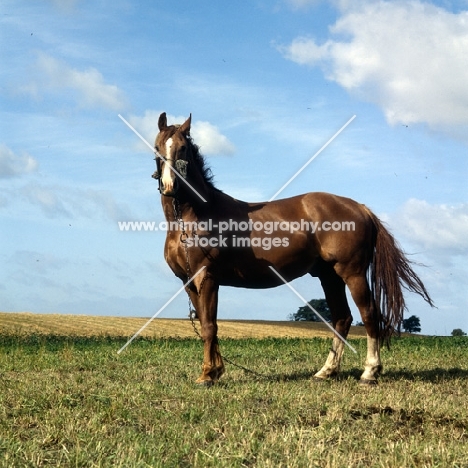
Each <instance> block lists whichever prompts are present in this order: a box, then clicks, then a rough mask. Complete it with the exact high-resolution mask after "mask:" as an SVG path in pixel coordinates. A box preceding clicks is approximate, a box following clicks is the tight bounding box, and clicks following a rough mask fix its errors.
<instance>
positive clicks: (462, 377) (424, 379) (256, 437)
mask: <svg viewBox="0 0 468 468" xmlns="http://www.w3.org/2000/svg"><path fill="white" fill-rule="evenodd" d="M125 342H126V339H125V338H111V337H95V338H92V337H90V338H79V337H76V338H73V337H69V338H66V337H58V336H55V337H54V336H42V335H29V336H15V335H2V336H0V381H1V387H0V466H5V467H15V466H18V467H28V466H31V467H35V466H65V467H68V466H70V467H72V466H73V467H81V466H82V467H134V466H135V467H148V466H156V467H158V466H161V467H172V466H173V467H184V466H187V467H188V466H198V467H205V466H213V467H219V466H221V467H223V466H225V467H241V466H251V467H254V466H255V467H268V466H272V467H273V466H274V467H276V466H291V467H308V466H319V467H336V466H338V467H341V466H343V467H361V466H362V467H368V466H378V467H402V466H405V467H422V466H427V467H429V466H431V467H432V466H436V467H437V466H440V467H445V466H459V467H462V466H464V467H466V466H468V405H467V394H468V338H466V337H465V338H451V337H450V338H421V337H417V338H403V339H400V340H395V341H394V342H393V344H392V348H391V349H390V350H383V352H382V357H383V363H384V367H385V373H384V374H383V376H382V377H381V379H380V384H379V385H378V386H376V387H366V386H362V385H359V383H358V381H357V379H358V378H359V375H360V373H361V372H362V366H363V361H364V356H365V345H366V343H365V341H364V340H354V341H352V344H353V345H354V346H355V347H356V348H357V349H358V351H359V356H355V355H354V354H353V353H351V352H349V351H346V352H345V358H344V363H343V371H342V373H341V374H340V377H339V378H338V379H336V380H332V381H327V382H314V381H311V377H312V375H313V373H314V372H315V371H316V370H318V368H320V367H321V365H322V364H323V362H324V360H325V357H326V355H327V352H328V348H329V346H330V341H329V340H323V339H320V338H316V339H278V338H276V339H262V340H256V339H246V340H223V341H222V343H221V345H222V352H223V354H224V355H226V356H227V357H228V358H229V359H231V360H233V361H235V362H237V363H238V364H241V365H243V366H246V367H249V368H251V369H253V370H254V371H256V372H257V375H255V374H249V373H245V372H244V371H243V370H241V369H239V368H236V367H233V366H232V365H229V364H227V374H226V375H225V377H223V378H222V380H221V381H220V382H219V384H218V385H217V386H215V387H213V388H210V389H206V388H199V387H197V386H195V385H194V380H195V379H196V378H197V377H198V374H199V371H200V365H201V357H202V347H201V343H200V341H198V340H195V339H147V338H145V339H138V340H136V341H135V342H133V343H132V344H131V345H130V347H129V348H128V349H127V350H126V351H124V352H123V353H122V354H120V355H118V354H117V351H118V349H119V348H120V347H121V346H122V345H123V344H124V343H125ZM259 374H261V375H259Z"/></svg>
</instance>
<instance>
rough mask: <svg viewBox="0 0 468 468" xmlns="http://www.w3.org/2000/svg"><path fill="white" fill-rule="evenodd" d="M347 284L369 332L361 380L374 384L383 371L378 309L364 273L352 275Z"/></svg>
mask: <svg viewBox="0 0 468 468" xmlns="http://www.w3.org/2000/svg"><path fill="white" fill-rule="evenodd" d="M346 284H347V286H348V288H349V290H350V292H351V295H352V296H353V300H354V302H355V303H356V305H357V307H358V309H359V312H360V313H361V317H362V321H363V323H364V326H365V327H366V333H367V357H366V363H365V366H364V372H363V374H362V375H361V382H362V383H370V384H374V383H377V377H378V375H379V373H380V372H381V371H382V363H381V361H380V339H379V320H378V316H377V310H376V307H375V303H374V300H373V298H372V293H371V291H370V289H369V285H368V283H367V279H366V277H365V276H364V275H355V276H350V277H348V278H347V279H346Z"/></svg>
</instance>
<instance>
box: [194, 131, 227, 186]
mask: <svg viewBox="0 0 468 468" xmlns="http://www.w3.org/2000/svg"><path fill="white" fill-rule="evenodd" d="M186 138H187V141H188V142H189V143H190V146H191V150H192V159H193V162H194V163H195V165H196V166H197V168H198V170H199V171H200V173H201V175H202V177H203V180H204V181H205V183H206V184H207V185H208V187H210V188H211V189H213V190H216V191H218V192H220V190H219V189H218V188H216V187H215V185H214V183H213V179H214V175H213V172H212V171H211V169H210V167H209V166H208V165H207V163H206V160H205V157H204V156H203V155H202V154H201V153H200V147H199V146H198V145H196V144H195V143H194V142H193V140H192V138H191V137H190V136H187V137H186Z"/></svg>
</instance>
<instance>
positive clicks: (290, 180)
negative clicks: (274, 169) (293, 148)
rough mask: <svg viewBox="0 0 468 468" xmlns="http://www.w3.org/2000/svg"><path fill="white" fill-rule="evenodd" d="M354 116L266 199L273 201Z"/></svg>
mask: <svg viewBox="0 0 468 468" xmlns="http://www.w3.org/2000/svg"><path fill="white" fill-rule="evenodd" d="M355 118H356V115H353V116H352V117H351V118H350V119H349V120H348V121H347V122H346V123H345V124H344V125H343V126H342V127H341V128H340V129H339V130H338V131H337V132H336V133H335V134H334V135H333V136H332V137H331V138H330V139H329V140H328V141H327V142H326V143H325V144H324V145H323V146H322V147H321V148H320V149H319V150H318V151H317V152H316V153H315V154H314V155H313V156H312V157H311V158H310V159H309V160H308V161H307V162H306V163H305V164H304V165H303V166H302V167H301V168H300V169H299V170H298V171H297V172H296V173H295V174H294V175H293V176H292V177H291V178H290V179H289V180H288V181H287V182H286V183H285V184H284V185H283V186H282V187H281V188H280V189H279V190H278V191H277V192H276V193H275V194H274V195H273V196H272V197H271V198H270V199H269V200H268V201H269V202H270V201H273V200H274V199H275V198H276V197H277V196H278V195H279V194H280V193H281V192H282V191H283V190H284V189H285V188H286V187H287V186H288V185H289V184H290V183H291V182H292V181H293V180H294V179H295V178H296V177H297V176H298V175H299V174H300V173H301V172H302V171H303V170H304V169H305V168H306V167H307V166H308V165H309V164H310V163H311V162H312V161H313V160H314V159H315V158H316V157H317V156H318V155H319V154H320V153H321V152H322V151H323V150H324V149H325V148H326V147H327V146H328V145H329V144H330V143H331V142H332V141H333V140H334V139H335V138H336V137H337V136H338V135H339V134H340V133H341V132H342V131H343V130H344V129H345V128H346V127H347V126H348V125H349V124H350V123H351V122H352V121H353V120H354V119H355Z"/></svg>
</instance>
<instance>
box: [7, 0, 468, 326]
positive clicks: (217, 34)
mask: <svg viewBox="0 0 468 468" xmlns="http://www.w3.org/2000/svg"><path fill="white" fill-rule="evenodd" d="M0 20H1V22H2V26H1V31H2V32H1V48H0V53H1V61H2V68H1V70H0V76H1V78H0V80H1V88H0V90H1V93H0V99H1V107H0V121H1V125H0V186H1V191H0V223H1V224H0V226H1V229H0V261H1V265H2V267H1V269H0V310H3V311H30V312H38V313H51V312H54V313H72V314H90V315H95V314H104V315H116V316H126V315H128V316H148V317H149V316H151V315H153V314H154V313H155V312H156V311H157V310H158V309H159V307H161V306H162V305H163V304H164V303H165V302H166V300H167V299H168V298H169V297H170V296H172V294H174V293H175V291H177V289H178V288H179V287H180V283H179V280H177V279H176V278H175V277H174V276H173V275H172V273H171V272H170V270H169V268H168V267H167V266H166V264H165V262H164V259H163V244H164V233H155V232H152V233H150V232H146V233H143V232H133V233H131V232H121V231H119V229H118V224H117V223H118V221H124V220H145V221H146V220H147V221H162V220H163V217H162V210H161V206H160V200H159V194H158V192H157V186H156V183H155V182H154V180H153V179H151V178H150V175H151V174H152V172H153V170H154V161H153V160H152V158H153V156H152V154H151V152H149V151H148V149H147V148H146V147H145V146H144V145H143V144H142V143H141V142H140V141H139V140H138V138H137V137H136V136H135V135H134V134H133V133H132V132H131V131H130V130H129V129H128V128H127V127H126V126H125V125H124V124H123V122H122V121H121V120H120V119H119V117H118V114H119V113H120V114H121V115H122V116H123V117H125V118H126V119H127V120H128V121H129V122H131V124H132V125H133V126H134V127H135V128H136V129H137V130H138V131H139V132H140V133H142V134H143V135H144V136H145V138H147V139H148V141H149V142H150V143H152V142H153V141H154V137H155V135H156V133H157V118H158V116H159V114H160V113H161V112H162V111H166V112H167V114H168V117H169V120H170V121H171V122H179V123H181V122H182V121H183V120H184V119H186V118H187V117H188V115H189V113H192V116H193V127H192V129H193V131H192V135H193V136H194V139H195V142H196V143H198V144H199V145H200V146H201V150H202V152H203V153H204V154H205V156H206V157H207V159H208V162H209V164H210V166H211V168H212V170H213V172H214V174H215V182H216V185H217V186H218V187H219V188H220V189H222V190H224V191H225V192H226V193H229V194H231V195H233V196H235V197H236V198H241V199H244V200H249V201H260V200H266V199H268V198H270V197H271V196H272V195H273V194H274V193H275V192H276V191H277V190H278V188H279V187H281V185H283V184H284V183H285V182H286V181H287V180H288V179H289V177H290V176H292V175H293V174H294V173H295V172H296V171H297V169H299V168H300V167H301V166H302V165H303V164H304V163H305V162H306V161H307V160H308V159H309V158H310V157H311V156H312V155H313V154H314V153H315V152H316V151H317V150H318V149H319V148H320V147H321V146H322V145H323V144H324V143H325V142H326V141H327V140H328V139H329V138H330V137H331V136H332V135H333V134H334V133H335V132H336V131H337V130H338V129H339V128H340V127H341V126H342V125H343V124H344V123H345V122H347V121H348V120H349V119H350V118H351V117H352V116H353V115H356V118H355V120H354V121H353V122H352V123H351V124H350V125H349V126H348V127H347V128H346V129H345V130H344V131H343V132H342V134H340V135H339V137H338V138H337V139H336V140H335V141H333V143H332V144H331V145H330V146H329V147H327V149H326V150H325V151H323V153H321V154H320V155H319V156H318V157H317V158H316V159H315V160H314V161H313V162H312V163H311V164H310V166H308V168H307V169H306V170H305V171H303V173H301V175H300V176H299V177H297V178H296V179H295V180H294V182H293V183H292V184H290V185H289V186H288V187H287V189H286V190H285V191H284V192H283V193H282V196H292V195H296V194H299V193H304V192H310V191H327V192H331V193H336V194H339V195H343V196H348V197H351V198H354V199H356V200H357V201H359V202H361V203H365V204H366V205H367V206H369V207H370V208H371V209H372V210H374V211H375V212H376V213H377V215H378V216H380V217H381V218H382V219H383V220H385V221H386V223H387V224H388V226H389V228H390V229H391V231H392V232H393V233H394V234H395V236H396V237H397V239H398V241H399V242H400V244H401V245H402V246H403V248H404V249H405V251H406V252H408V253H409V256H410V258H411V259H412V260H413V261H415V262H417V263H422V264H424V265H425V266H424V267H423V266H416V270H417V272H418V274H419V275H420V276H421V278H422V279H423V281H424V282H425V284H426V286H427V288H428V290H429V291H430V293H431V295H432V296H433V299H434V301H435V303H436V305H437V307H438V308H437V309H431V308H430V307H429V306H427V304H425V303H424V302H423V301H422V300H421V299H420V298H419V297H416V296H414V295H411V294H408V295H407V303H408V309H409V310H408V312H407V316H409V315H412V314H415V315H417V316H419V317H420V319H421V323H422V327H423V330H422V331H423V332H424V333H428V334H442V335H446V334H450V332H451V331H452V330H453V329H454V328H462V329H464V330H465V331H468V314H467V313H466V311H467V310H468V295H467V294H466V287H467V279H468V268H467V266H466V259H467V250H468V203H467V192H468V190H467V183H466V180H467V172H468V170H467V169H468V163H467V155H468V151H467V150H468V132H467V131H466V129H467V126H468V87H467V86H466V83H468V59H467V57H468V2H466V1H462V2H450V1H441V2H433V3H423V2H419V1H414V2H400V1H392V2H382V1H367V0H366V1H362V2H350V1H345V0H343V1H329V2H326V1H318V0H315V1H312V0H276V1H265V0H252V1H240V2H214V1H210V2H208V1H197V2H193V1H184V0H182V1H178V2H162V1H152V2H138V3H136V2H130V1H121V0H114V1H112V2H108V1H103V2H87V1H80V0H64V1H60V0H55V1H46V0H44V1H36V2H22V1H5V2H2V8H1V11H0ZM293 285H294V287H295V288H296V289H297V290H298V291H299V292H300V293H301V294H302V295H303V296H305V297H307V298H309V299H312V298H318V297H323V294H322V291H321V289H320V286H319V283H318V281H317V280H312V279H310V278H301V279H299V280H296V281H295V282H294V283H293ZM300 305H301V303H300V301H299V300H298V299H297V298H296V297H295V296H294V295H293V294H292V293H291V291H289V290H288V289H287V288H286V287H280V288H276V289H273V290H267V291H251V290H235V289H230V288H222V290H221V294H220V308H219V317H220V318H246V319H252V318H256V319H272V320H284V319H286V318H287V316H288V315H289V314H290V313H293V312H295V311H296V310H297V308H298V307H299V306H300ZM186 307H187V306H186V297H184V296H183V295H181V296H180V297H178V298H177V299H176V300H175V301H174V302H173V303H172V304H171V306H170V307H168V308H167V309H166V310H165V311H164V312H163V314H162V315H161V316H162V317H185V316H186V315H187V310H186ZM353 315H354V318H355V320H359V316H358V313H357V311H355V308H354V307H353ZM154 326H157V324H156V325H154Z"/></svg>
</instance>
